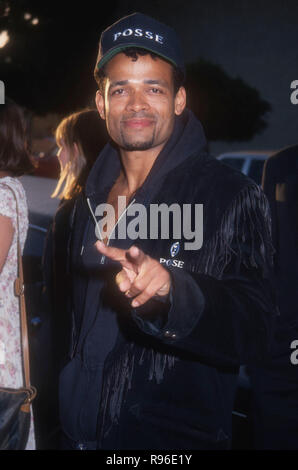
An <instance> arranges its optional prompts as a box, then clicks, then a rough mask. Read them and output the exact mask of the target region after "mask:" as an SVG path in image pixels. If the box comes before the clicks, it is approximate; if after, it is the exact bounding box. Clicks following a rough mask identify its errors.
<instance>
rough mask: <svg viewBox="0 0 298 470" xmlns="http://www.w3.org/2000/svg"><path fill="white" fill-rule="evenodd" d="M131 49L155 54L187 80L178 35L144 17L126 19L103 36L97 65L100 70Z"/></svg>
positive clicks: (133, 15)
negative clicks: (144, 50)
mask: <svg viewBox="0 0 298 470" xmlns="http://www.w3.org/2000/svg"><path fill="white" fill-rule="evenodd" d="M130 47H139V48H142V49H146V50H148V51H150V52H154V53H155V54H157V55H158V56H160V57H162V58H163V59H165V60H167V61H169V62H170V63H172V64H173V65H174V66H176V67H177V68H178V69H180V70H181V72H182V73H183V75H184V76H185V65H184V60H183V54H182V48H181V44H180V40H179V38H178V36H177V34H176V32H175V31H174V30H173V29H172V28H170V27H169V26H166V25H165V24H163V23H160V22H159V21H157V20H155V19H153V18H151V17H150V16H147V15H144V14H142V13H133V14H132V15H128V16H125V17H123V18H121V19H120V20H118V21H117V22H116V23H114V24H112V25H111V26H109V27H108V28H107V29H105V30H104V31H103V32H102V34H101V37H100V42H99V52H98V56H97V61H96V67H97V69H100V68H102V67H103V66H104V65H105V64H106V63H107V62H108V61H109V60H110V59H112V57H114V56H115V55H116V54H118V53H119V52H121V51H123V50H125V49H128V48H130Z"/></svg>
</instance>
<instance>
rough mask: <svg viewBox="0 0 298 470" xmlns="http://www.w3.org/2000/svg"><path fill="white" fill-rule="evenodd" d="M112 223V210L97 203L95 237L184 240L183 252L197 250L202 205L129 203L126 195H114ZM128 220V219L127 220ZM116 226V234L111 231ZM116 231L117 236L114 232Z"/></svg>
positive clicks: (199, 241)
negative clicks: (115, 205)
mask: <svg viewBox="0 0 298 470" xmlns="http://www.w3.org/2000/svg"><path fill="white" fill-rule="evenodd" d="M117 213H118V214H120V215H119V219H118V221H117V222H116V215H115V209H114V207H113V205H111V204H107V203H104V204H99V205H98V206H97V207H96V210H95V214H93V217H94V219H95V221H96V226H95V235H96V237H97V238H98V239H104V238H106V237H107V238H110V239H111V238H112V239H115V238H117V239H120V240H121V239H122V240H123V239H126V238H129V239H131V240H137V239H143V240H146V239H150V240H158V239H162V240H169V239H175V240H181V239H182V238H183V239H184V240H187V241H185V243H184V249H185V250H199V249H200V248H201V247H202V245H203V204H182V206H181V205H180V204H177V203H173V204H171V205H167V204H165V203H162V204H150V205H149V207H148V208H147V207H146V206H144V205H143V204H139V203H134V201H132V203H130V204H129V205H128V206H127V207H126V196H118V207H117ZM128 218H129V220H128ZM116 227H117V231H116V230H115V229H116ZM116 232H117V233H116Z"/></svg>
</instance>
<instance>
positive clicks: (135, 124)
mask: <svg viewBox="0 0 298 470" xmlns="http://www.w3.org/2000/svg"><path fill="white" fill-rule="evenodd" d="M153 123H154V120H153V119H148V118H131V119H125V120H123V121H122V124H123V126H124V127H126V128H131V129H143V128H145V127H149V126H151V125H152V124H153Z"/></svg>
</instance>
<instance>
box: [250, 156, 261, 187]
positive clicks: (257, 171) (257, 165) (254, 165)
mask: <svg viewBox="0 0 298 470" xmlns="http://www.w3.org/2000/svg"><path fill="white" fill-rule="evenodd" d="M263 168H264V160H252V161H251V162H250V166H249V171H248V176H249V177H250V178H252V179H253V180H254V181H255V182H256V183H258V184H261V183H262V174H263Z"/></svg>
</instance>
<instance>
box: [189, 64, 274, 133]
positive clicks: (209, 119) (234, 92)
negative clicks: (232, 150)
mask: <svg viewBox="0 0 298 470" xmlns="http://www.w3.org/2000/svg"><path fill="white" fill-rule="evenodd" d="M186 87H187V91H188V103H189V106H190V108H191V109H192V110H193V112H194V113H195V114H196V116H197V117H198V118H199V119H200V121H201V122H202V124H203V126H204V129H205V132H206V135H207V138H208V140H225V141H228V142H231V141H246V140H250V139H251V138H252V137H253V136H254V135H256V134H258V133H261V132H262V131H263V130H264V129H265V128H266V126H267V123H266V114H267V113H268V112H269V111H270V110H271V106H270V104H269V103H268V102H267V101H265V100H263V99H262V98H261V97H260V94H259V92H258V91H257V90H256V89H255V88H252V87H250V86H249V85H247V84H246V83H245V82H244V81H243V80H242V79H240V78H231V77H229V76H228V75H227V74H226V73H225V72H224V70H223V69H222V68H221V67H220V66H219V65H216V64H212V63H210V62H208V61H206V60H199V61H198V62H196V63H192V64H189V65H188V66H187V81H186Z"/></svg>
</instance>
